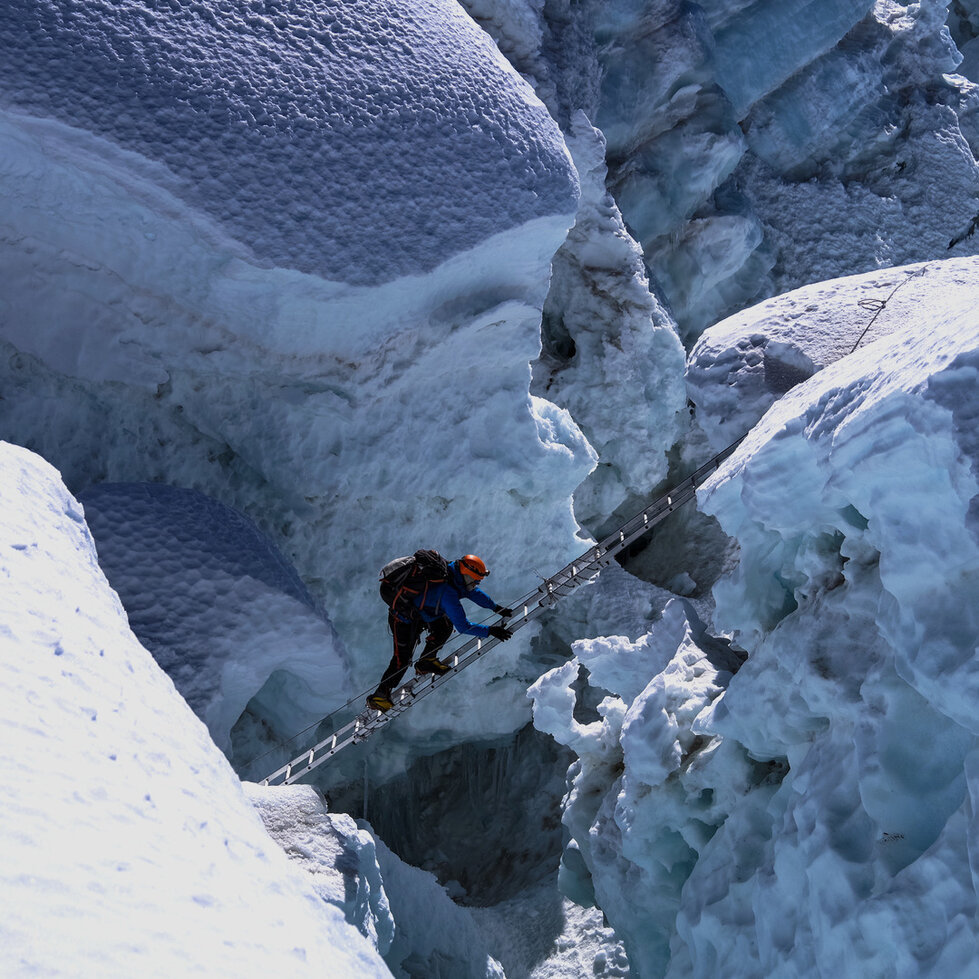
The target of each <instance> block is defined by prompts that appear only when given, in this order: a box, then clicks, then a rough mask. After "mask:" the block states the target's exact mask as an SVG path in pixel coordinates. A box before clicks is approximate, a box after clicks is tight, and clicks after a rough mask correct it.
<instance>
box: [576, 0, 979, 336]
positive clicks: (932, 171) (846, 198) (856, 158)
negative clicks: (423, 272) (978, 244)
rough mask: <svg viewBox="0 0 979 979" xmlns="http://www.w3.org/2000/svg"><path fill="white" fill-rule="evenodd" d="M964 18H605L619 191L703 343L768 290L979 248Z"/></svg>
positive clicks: (613, 11) (675, 6)
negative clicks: (957, 22) (710, 329)
mask: <svg viewBox="0 0 979 979" xmlns="http://www.w3.org/2000/svg"><path fill="white" fill-rule="evenodd" d="M948 7H949V5H948V4H947V3H944V2H940V0H938V2H925V3H920V4H911V5H908V4H903V3H896V2H892V0H878V2H876V3H872V2H868V0H840V2H833V3H829V4H812V3H768V2H753V3H741V2H731V0H727V2H718V3H713V2H712V3H703V4H696V5H694V4H681V3H666V2H664V3H658V4H655V5H637V4H634V3H631V2H619V3H607V4H600V5H599V4H596V5H593V6H591V7H589V8H588V14H587V16H588V17H590V18H591V23H592V28H593V30H594V35H595V45H596V49H597V52H598V57H599V59H600V61H601V64H602V69H603V76H602V83H601V91H600V96H599V104H598V107H597V111H596V112H594V113H593V114H592V119H593V121H594V122H595V124H596V125H597V126H598V127H599V128H600V129H601V130H602V131H603V132H604V133H605V135H606V137H607V138H608V142H609V172H610V181H609V185H610V188H611V189H612V191H613V193H614V195H615V197H616V200H617V202H618V204H619V206H620V207H621V209H622V212H623V216H624V217H625V220H626V223H627V225H628V226H629V228H630V230H631V231H632V233H633V234H634V235H635V236H636V237H637V239H638V240H639V242H640V243H641V244H642V246H643V252H644V255H645V259H646V263H647V266H648V268H649V272H650V278H651V281H652V283H653V286H654V288H655V289H657V290H659V291H660V292H661V293H662V295H663V296H664V297H665V299H666V301H667V303H668V304H669V307H670V309H671V311H672V313H673V315H674V317H675V318H676V320H677V322H678V324H679V326H680V330H681V334H682V335H683V336H684V337H685V338H686V339H687V341H688V342H693V341H694V340H695V339H696V337H697V336H698V335H699V333H700V332H701V331H702V330H703V329H704V328H705V327H707V326H709V325H710V324H711V323H713V322H715V321H716V320H718V319H720V318H722V317H724V316H726V315H729V314H731V313H733V312H735V311H736V310H738V309H740V308H742V307H744V306H745V305H747V304H749V303H750V302H752V301H757V300H758V299H761V298H764V297H765V296H770V295H778V294H781V293H784V292H787V291H790V290H791V289H794V288H797V287H799V286H802V285H804V284H806V283H810V282H817V281H820V280H826V279H833V278H837V277H839V276H841V275H847V274H853V273H857V272H864V271H869V270H872V269H877V268H883V267H886V266H893V265H903V264H909V263H913V262H916V261H923V260H926V259H930V258H935V257H937V256H942V257H944V253H945V251H946V249H947V248H951V249H952V253H953V255H963V254H970V253H971V252H973V251H974V250H975V240H974V237H973V234H972V232H971V231H970V228H972V229H973V230H974V225H973V219H974V217H975V206H974V199H975V188H976V181H977V179H979V171H977V165H976V161H975V150H976V146H977V143H976V138H975V129H976V127H975V99H976V96H975V91H974V89H975V86H974V85H973V84H971V83H970V82H969V81H968V80H967V79H966V78H963V77H962V76H961V75H956V74H953V73H954V72H956V71H957V70H958V68H959V61H960V59H961V56H960V55H959V53H958V51H957V50H956V48H955V45H954V44H953V43H952V40H951V39H950V36H949V32H948V30H947V29H946V27H945V20H946V14H947V8H948ZM956 9H959V8H956ZM953 13H954V11H953ZM959 16H960V17H961V16H962V15H961V14H960V15H959ZM966 19H967V18H966ZM953 35H954V36H955V37H958V38H959V39H962V40H963V43H964V42H965V41H966V40H967V38H968V37H969V36H970V35H968V29H967V28H962V29H956V30H955V31H953ZM747 52H750V55H749V54H747ZM970 143H971V147H970ZM679 175H682V179H678V178H679Z"/></svg>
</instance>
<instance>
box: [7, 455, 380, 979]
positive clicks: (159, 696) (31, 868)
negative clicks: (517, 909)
mask: <svg viewBox="0 0 979 979" xmlns="http://www.w3.org/2000/svg"><path fill="white" fill-rule="evenodd" d="M0 461H2V464H0V500H2V504H3V505H2V506H0V533H2V540H3V546H2V548H0V576H2V578H3V581H4V587H3V588H2V589H0V670H2V672H3V677H2V682H0V697H2V700H3V707H2V710H0V726H2V728H3V731H4V736H3V744H4V750H3V752H2V755H0V770H2V772H3V780H4V784H5V786H6V788H5V791H4V803H3V823H4V843H3V860H2V861H0V891H2V893H3V906H4V915H3V921H2V922H0V936H2V941H0V972H2V973H3V974H4V975H7V976H26V975H45V976H118V977H122V976H135V975H139V976H160V977H165V976H174V975H181V974H186V973H187V972H193V971H199V972H202V973H206V974H209V975H236V976H255V977H258V976H268V975H270V974H273V973H275V974H288V975H293V976H306V975H308V976H314V975H317V976H321V975H324V974H328V975H357V976H378V977H381V976H388V975H389V972H388V969H387V968H386V967H385V965H384V963H383V961H382V960H381V958H380V956H379V955H378V954H377V953H376V952H375V950H374V949H373V948H372V947H371V945H370V944H369V943H368V942H367V941H366V940H365V939H364V938H363V937H362V936H361V935H360V934H358V933H357V931H356V929H355V928H354V927H352V926H350V925H348V924H347V923H346V921H345V920H344V916H343V915H342V914H341V912H340V911H339V910H337V909H336V908H334V907H332V906H329V905H327V904H325V903H324V902H323V901H322V900H321V899H320V897H319V896H318V895H317V894H316V892H315V890H314V888H313V887H312V886H311V884H310V883H309V882H308V881H307V880H305V879H304V878H303V876H302V874H300V873H299V872H298V871H296V870H295V869H293V868H292V867H291V866H290V864H289V862H288V860H287V859H286V857H285V855H284V854H283V852H282V850H281V849H280V848H279V847H278V845H276V844H275V843H273V842H272V840H271V839H270V838H269V836H268V835H267V833H266V832H265V830H264V828H263V826H262V824H261V822H260V820H259V819H258V817H257V815H256V814H255V812H254V810H253V809H252V807H251V805H250V804H249V802H248V800H247V799H246V798H245V796H244V794H243V792H242V788H241V784H240V783H239V781H238V779H237V777H236V776H235V774H234V773H233V772H232V770H231V768H230V766H229V765H228V762H227V761H226V759H225V758H224V756H223V755H222V754H221V752H220V751H219V750H218V749H217V748H216V747H215V745H214V743H213V742H212V741H211V739H210V737H208V733H207V730H206V729H205V728H204V725H203V724H201V722H200V721H198V719H197V718H196V717H195V716H194V715H193V714H192V713H191V711H190V709H189V708H188V706H187V704H186V703H185V702H184V700H183V698H182V697H181V696H180V695H179V694H178V693H177V692H176V690H175V689H174V687H173V683H172V682H171V681H170V680H169V679H168V677H167V676H166V674H164V673H163V671H162V670H161V669H160V668H159V667H158V666H157V665H156V663H155V662H154V661H153V657H152V656H151V655H150V654H149V653H148V652H147V651H146V650H145V649H143V648H142V647H141V646H140V644H139V643H138V642H137V640H136V638H135V637H134V636H133V634H132V632H131V631H130V629H129V626H128V624H127V622H126V615H125V612H124V611H123V608H122V606H121V604H120V603H119V599H118V598H117V597H116V595H115V593H114V592H113V591H112V590H111V589H110V588H109V586H108V584H107V582H106V580H105V577H104V576H103V574H102V572H101V570H100V569H99V565H98V561H97V558H96V552H95V547H94V545H93V542H92V538H91V536H90V534H89V532H88V529H87V527H86V525H85V520H84V515H83V512H82V508H81V507H80V506H79V505H78V503H77V502H76V501H75V500H74V499H73V498H72V496H71V495H70V494H69V493H68V492H67V490H66V489H65V487H64V485H63V484H62V482H61V480H60V479H59V478H58V474H57V472H56V471H55V470H54V469H52V467H51V466H50V465H49V464H47V463H45V462H44V461H43V460H41V459H40V458H38V457H37V456H36V455H34V454H32V453H30V452H28V451H27V450H25V449H22V448H19V447H16V446H11V445H9V444H7V443H0Z"/></svg>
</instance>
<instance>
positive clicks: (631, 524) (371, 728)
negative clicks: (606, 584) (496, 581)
mask: <svg viewBox="0 0 979 979" xmlns="http://www.w3.org/2000/svg"><path fill="white" fill-rule="evenodd" d="M742 441H743V437H742V438H741V439H738V441H737V442H733V443H732V444H731V445H729V446H728V447H727V448H726V449H724V450H723V451H721V452H719V453H718V454H717V455H715V456H714V457H713V458H712V459H711V460H710V461H709V462H706V463H704V465H702V466H701V467H700V468H699V469H698V470H697V471H696V472H694V473H692V474H691V475H690V476H688V477H687V478H686V479H685V480H683V481H682V482H681V483H679V484H678V485H677V486H675V487H674V488H673V489H672V490H670V491H669V492H668V493H666V494H664V495H663V496H661V497H660V498H659V499H657V500H656V501H654V502H653V503H651V504H649V506H647V507H646V508H645V509H644V510H642V511H641V512H640V513H637V514H636V515H635V516H634V517H632V518H631V519H630V520H627V521H626V522H625V523H624V524H622V526H621V527H619V529H618V530H616V531H615V532H614V533H612V534H610V535H609V536H608V537H606V538H605V539H604V540H602V541H600V542H599V543H597V544H595V545H594V546H593V547H590V548H589V549H588V550H587V551H585V553H584V554H582V555H581V556H580V557H579V558H577V560H575V561H572V562H571V563H570V564H567V565H565V566H564V567H563V568H561V570H560V571H558V572H557V573H556V574H553V575H551V577H550V578H546V579H545V580H544V581H542V582H541V584H540V585H539V586H538V587H537V588H535V589H534V591H532V592H529V593H528V594H526V595H524V596H523V598H521V599H520V601H518V602H517V603H516V604H515V605H514V606H513V610H514V613H513V616H512V617H511V618H509V619H508V620H507V621H506V625H507V628H508V629H510V630H511V631H512V632H516V631H517V630H518V629H521V628H523V627H524V626H525V625H527V623H528V622H532V621H534V619H536V618H538V617H539V616H541V615H543V613H544V612H546V611H547V610H548V609H550V608H551V607H552V606H553V605H555V604H556V603H557V602H558V601H560V599H562V598H563V597H564V596H565V595H570V594H571V592H573V591H574V590H575V589H576V588H577V587H578V586H579V585H582V584H584V583H585V582H587V581H591V580H592V579H593V578H594V577H595V576H596V575H598V574H599V573H600V572H601V570H602V568H605V567H607V566H608V565H609V564H611V563H612V559H613V558H614V557H615V555H616V554H618V553H619V551H621V550H622V549H623V548H625V547H628V546H629V544H631V543H632V542H633V541H635V540H637V539H638V538H639V537H642V535H643V534H645V533H646V532H647V531H648V530H649V529H650V528H652V527H654V526H655V525H656V524H658V523H659V522H660V521H662V520H665V519H666V517H668V516H669V515H670V514H671V513H672V512H673V511H674V510H676V509H677V507H680V506H683V504H684V503H686V502H687V501H688V500H691V499H693V497H694V496H695V495H696V493H697V488H698V487H699V486H700V484H701V483H703V482H704V481H705V480H706V479H707V477H708V476H710V475H711V474H713V473H714V472H715V470H717V469H718V467H719V466H720V464H721V463H722V462H723V461H724V460H725V459H726V458H727V457H728V456H729V455H730V454H731V453H732V452H733V451H734V450H735V449H736V448H737V447H738V445H739V444H740V443H741V442H742ZM499 642H500V640H499V639H493V638H492V637H489V638H486V639H478V638H473V639H470V640H469V641H468V642H466V643H465V644H464V645H462V646H460V647H459V648H458V649H456V650H455V651H454V652H453V653H452V654H451V656H450V657H449V659H448V662H449V665H450V669H449V672H448V673H445V674H443V675H442V676H432V675H431V674H423V675H420V676H415V677H413V678H412V679H410V680H408V681H407V682H405V683H403V684H402V685H401V686H400V687H398V688H397V689H396V690H395V691H394V692H393V693H392V695H391V699H392V701H393V702H394V706H393V707H391V708H390V709H389V710H388V711H385V712H381V711H376V710H373V709H372V708H370V707H367V708H365V709H364V710H362V711H361V712H360V713H359V714H358V715H357V716H356V717H355V718H354V719H353V720H352V721H350V723H349V724H346V725H345V726H344V727H341V728H340V729H339V730H338V731H336V732H335V733H334V734H331V735H330V737H328V738H326V739H325V740H323V741H320V742H318V743H317V744H314V745H313V746H312V747H311V748H309V749H308V750H306V751H304V752H303V753H302V754H301V755H298V756H297V757H296V758H293V759H292V761H290V762H288V764H285V765H283V766H282V767H281V768H279V769H277V770H276V771H274V772H272V774H271V775H268V776H267V777H266V778H264V779H262V782H261V784H262V785H290V784H292V783H293V782H296V781H298V780H299V779H301V778H302V777H303V776H304V775H307V774H308V773H309V772H311V771H312V770H313V769H314V768H316V767H317V766H319V765H322V764H323V763H324V762H326V761H329V760H330V759H331V758H333V757H334V755H336V754H338V753H339V752H341V751H343V749H344V748H348V747H350V746H351V745H354V744H360V743H361V742H363V741H366V740H367V739H368V738H369V737H370V736H371V735H372V734H374V733H375V732H377V731H379V730H380V729H381V728H383V727H384V726H385V725H386V724H390V723H391V721H393V720H394V719H395V718H397V717H400V716H401V715H402V714H403V713H404V712H405V711H406V710H408V709H409V708H410V707H412V706H413V705H414V704H416V703H418V701H419V700H421V699H423V698H424V697H427V696H428V695H429V694H430V693H433V692H434V691H436V690H437V689H438V688H439V687H441V686H442V685H443V684H445V683H448V682H449V681H450V680H451V679H452V678H453V677H455V676H456V675H457V674H458V673H459V672H461V671H462V670H464V669H466V667H468V666H472V664H473V663H475V662H476V661H477V660H479V659H480V658H481V657H483V656H485V655H486V653H488V652H489V651H490V650H491V649H492V648H493V647H494V646H496V645H497V644H498V643H499ZM444 661H445V659H444V658H443V662H444Z"/></svg>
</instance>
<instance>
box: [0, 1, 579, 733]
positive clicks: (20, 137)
mask: <svg viewBox="0 0 979 979" xmlns="http://www.w3.org/2000/svg"><path fill="white" fill-rule="evenodd" d="M28 35H30V37H28ZM188 37H193V43H190V42H189V41H188ZM409 42H410V43H409ZM0 45H2V50H3V58H2V59H0V60H3V62H4V68H3V72H4V74H3V76H2V77H0V97H2V101H3V103H4V106H5V108H4V111H3V113H2V115H0V141H2V145H3V153H2V154H0V160H2V162H0V188H2V189H0V201H2V203H0V225H2V227H3V229H4V230H3V233H2V235H0V252H2V256H3V258H2V260H3V263H4V266H5V268H6V269H7V275H6V276H5V279H4V284H3V320H2V330H0V344H2V351H3V356H2V357H0V362H2V364H3V367H2V368H0V376H2V383H3V385H4V390H5V392H9V396H7V395H6V394H5V398H4V400H3V402H2V403H0V424H2V425H3V429H4V431H5V433H6V434H7V435H8V436H9V437H10V438H13V439H16V440H18V441H20V442H22V443H24V444H27V445H29V446H31V447H32V448H34V449H36V450H37V451H38V452H40V453H41V454H42V455H44V456H45V457H46V458H48V459H49V460H51V461H52V462H53V463H55V464H56V465H57V466H58V467H59V469H60V470H61V471H62V472H63V473H64V475H65V479H66V481H67V482H68V483H69V485H70V486H72V488H73V489H77V490H82V489H84V488H87V487H89V486H92V485H94V484H98V483H103V482H128V483H131V482H163V483H166V484H168V485H171V486H175V487H179V488H187V489H194V490H197V491H199V492H202V493H204V494H205V495H207V496H208V497H210V498H212V499H215V500H217V501H219V502H221V503H223V504H226V505H230V506H233V507H235V508H236V509H238V510H240V511H242V512H243V513H245V514H246V515H248V516H249V517H250V518H251V519H253V520H254V521H255V522H256V524H257V525H258V526H259V527H260V529H261V530H262V531H263V532H264V533H266V534H267V535H268V536H269V537H270V538H271V539H272V541H273V542H274V543H275V544H276V545H277V546H278V547H279V548H280V549H281V550H282V551H283V553H284V555H285V556H286V558H287V559H288V560H289V561H291V562H292V563H294V565H295V567H296V568H297V570H298V571H299V573H300V575H301V576H302V579H303V581H304V582H305V583H306V585H307V586H308V587H309V589H310V591H311V593H312V594H313V595H314V597H315V599H316V600H317V601H318V602H320V603H322V604H323V606H324V607H325V610H326V612H327V614H328V615H329V617H330V619H331V621H332V623H333V625H334V626H335V628H336V630H337V632H338V634H339V636H340V638H341V640H342V641H343V642H344V643H345V644H346V646H347V648H348V649H349V650H350V651H351V670H352V683H353V686H354V689H359V690H367V689H368V688H370V687H372V686H373V684H374V683H375V682H376V679H377V677H378V676H379V674H380V672H381V671H382V670H383V668H384V666H385V665H386V662H387V660H388V658H389V656H390V650H389V639H388V637H387V633H386V626H385V624H384V614H383V613H384V610H383V607H382V606H381V605H380V602H379V600H378V598H377V596H376V592H375V584H376V574H377V569H378V568H379V567H380V566H381V565H382V564H383V563H385V562H386V561H387V560H389V559H390V558H391V557H393V556H396V555H397V554H401V553H405V552H410V551H412V550H413V549H414V548H416V547H418V546H434V547H438V548H440V549H442V550H444V551H445V552H446V553H448V554H449V555H452V556H455V555H456V554H459V553H466V552H469V551H475V552H477V553H480V554H483V555H484V556H485V558H486V560H487V561H488V563H489V564H490V566H491V567H493V568H494V569H495V577H494V579H493V580H494V584H495V587H496V591H497V592H498V594H499V596H500V598H501V599H504V600H505V599H506V598H507V596H508V595H512V594H514V593H516V594H520V593H522V592H523V591H525V590H527V588H528V587H529V585H530V582H531V581H532V580H533V578H534V575H533V571H532V570H531V565H530V564H528V561H529V560H531V559H530V558H528V555H527V552H528V541H533V542H535V543H534V546H533V550H534V552H535V553H534V555H533V558H532V560H533V563H534V564H535V565H537V564H541V565H543V566H545V567H548V566H560V565H561V564H562V563H563V562H564V561H565V560H567V559H568V558H570V557H571V556H573V554H574V553H576V552H577V551H578V550H579V549H580V547H581V541H580V540H579V539H578V537H577V529H578V528H577V523H576V521H575V519H574V517H573V514H572V511H571V493H572V491H573V489H574V487H575V486H576V485H577V484H578V483H579V482H580V481H581V480H582V479H583V478H584V477H585V476H586V475H587V473H588V472H589V470H590V469H591V467H592V465H593V454H592V453H591V451H590V450H589V448H588V446H587V443H586V442H585V440H584V438H583V437H582V435H581V433H580V431H579V430H578V429H577V426H576V425H575V424H574V422H573V420H572V419H571V418H570V416H569V415H568V414H567V413H566V412H565V411H562V410H559V409H557V408H556V407H555V406H553V405H552V404H550V403H548V402H546V401H544V400H542V399H540V398H532V397H531V396H530V395H529V393H528V388H529V382H530V367H529V363H530V362H531V361H532V360H533V359H534V358H535V357H536V356H537V355H538V353H539V350H540V338H539V323H540V310H541V307H542V304H543V301H544V297H545V294H546V289H547V281H548V275H549V263H550V259H551V257H552V255H553V253H554V251H555V250H556V249H557V248H558V247H559V245H560V243H561V242H562V241H563V239H564V237H565V235H566V232H567V229H568V227H569V226H570V225H571V223H572V221H573V218H574V214H575V210H576V202H577V177H576V174H575V171H574V167H573V165H572V162H571V159H570V156H569V155H568V153H567V150H566V148H565V146H564V143H563V140H562V138H561V134H560V131H559V130H558V128H557V126H556V125H555V124H554V123H553V121H552V120H551V119H550V118H549V116H548V114H547V112H546V110H545V109H544V107H543V105H542V104H541V103H540V102H539V100H537V98H536V97H535V96H534V94H533V92H532V90H531V89H530V88H529V86H528V85H527V84H526V83H525V82H524V81H523V80H522V79H521V78H520V77H519V76H518V75H517V74H516V73H515V72H514V71H513V70H512V69H511V68H510V67H509V66H508V65H507V63H506V62H505V60H504V59H503V58H502V57H501V56H500V54H499V52H498V51H497V50H496V49H495V47H494V46H493V44H492V42H490V40H489V39H488V38H487V37H486V35H485V34H484V33H483V32H481V31H480V30H479V29H478V27H477V26H476V25H475V24H474V23H472V22H471V21H470V20H468V19H467V18H466V17H465V15H464V14H462V13H461V11H460V10H459V9H458V7H457V6H456V5H455V4H454V3H449V2H448V0H432V2H426V3H423V4H416V5H410V6H405V5H404V4H400V3H383V4H377V3H371V4H368V3H355V4H348V3H328V4H318V5H313V6H309V5H302V6H300V7H296V6H295V5H286V4H282V5H262V8H261V9H259V8H258V7H253V6H246V7H243V8H240V9H239V8H235V9H234V10H232V9H231V8H230V7H219V8H215V9H213V10H212V9H211V8H210V7H206V6H204V5H199V4H191V5H173V6H171V7H169V8H166V9H165V10H158V9H156V8H155V7H154V6H153V5H144V4H139V3H136V2H132V3H126V4H121V5H115V6H112V7H111V8H108V7H92V6H84V7H79V6H78V5H75V4H69V3H60V2H56V3H50V4H43V5H40V6H38V5H31V4H17V5H15V6H14V7H13V8H12V10H11V12H10V16H9V17H7V18H6V19H5V20H4V25H3V29H2V30H0ZM382 75H383V77H382ZM225 160H228V161H229V162H228V165H227V166H224V163H223V161H225ZM368 283H369V284H368ZM513 646H514V647H515V648H514V650H513V651H512V653H511V656H510V660H509V661H507V660H505V659H504V660H501V664H500V667H499V674H494V676H496V675H500V676H502V675H503V674H505V673H506V672H507V671H508V670H509V669H510V668H511V667H512V665H513V661H514V660H516V659H518V658H519V655H520V648H519V647H520V644H519V643H516V642H515V643H514V644H513ZM489 679H492V677H487V676H485V675H484V676H481V677H480V678H479V679H478V680H477V679H472V680H470V679H462V680H460V681H459V686H460V687H462V688H463V689H462V690H461V691H460V699H459V701H458V703H457V704H456V703H454V704H452V705H445V706H446V707H447V708H448V709H449V710H450V712H452V714H453V717H454V719H455V720H456V721H458V722H459V723H460V726H461V728H462V730H463V731H466V730H470V731H472V730H475V731H483V730H485V728H486V726H487V725H488V726H489V727H490V728H491V729H492V730H491V732H490V733H500V732H502V731H505V730H512V729H513V727H514V726H519V725H521V724H523V723H524V722H525V721H526V717H527V715H526V709H525V708H524V707H523V706H522V705H521V706H519V707H514V706H513V705H514V704H515V703H516V704H521V697H520V696H519V693H518V695H516V696H515V695H514V691H513V690H511V689H509V688H508V685H507V682H506V681H504V682H501V683H500V684H499V685H495V686H493V687H492V693H491V694H490V697H489V701H490V702H488V703H487V704H486V710H485V712H477V713H473V712H471V711H469V710H468V709H467V708H466V706H465V704H466V702H467V701H469V700H471V699H473V697H472V689H471V688H470V686H469V685H470V684H473V685H474V686H475V687H479V688H480V689H483V688H485V687H486V686H487V682H488V680H489ZM494 698H495V699H494ZM344 699H345V698H344ZM336 706H338V703H336V702H332V703H329V704H324V705H323V708H324V709H323V713H326V712H327V711H328V710H330V709H332V708H334V707H336ZM444 723H445V721H444V719H439V718H431V719H429V720H428V721H424V723H423V726H426V725H427V726H428V727H432V728H434V727H439V726H443V724H444Z"/></svg>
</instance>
